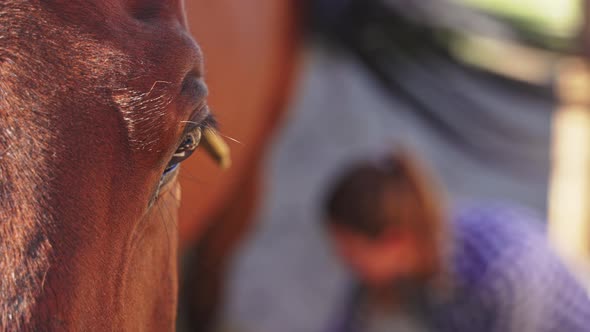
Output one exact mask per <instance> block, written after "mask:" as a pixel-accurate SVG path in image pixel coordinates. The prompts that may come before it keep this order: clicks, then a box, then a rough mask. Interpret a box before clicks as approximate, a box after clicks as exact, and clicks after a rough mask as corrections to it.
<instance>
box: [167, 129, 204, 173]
mask: <svg viewBox="0 0 590 332" xmlns="http://www.w3.org/2000/svg"><path fill="white" fill-rule="evenodd" d="M201 136H202V131H201V128H199V127H197V128H195V129H193V130H191V131H189V132H188V133H187V134H186V136H185V137H184V140H183V141H182V143H180V145H179V146H178V149H176V152H174V155H173V156H172V160H170V163H168V166H167V167H166V170H170V169H173V168H174V167H176V166H177V165H178V164H179V163H181V162H182V161H184V160H186V159H187V158H188V157H190V156H191V154H193V152H194V151H195V150H196V149H197V147H198V146H199V143H200V142H201Z"/></svg>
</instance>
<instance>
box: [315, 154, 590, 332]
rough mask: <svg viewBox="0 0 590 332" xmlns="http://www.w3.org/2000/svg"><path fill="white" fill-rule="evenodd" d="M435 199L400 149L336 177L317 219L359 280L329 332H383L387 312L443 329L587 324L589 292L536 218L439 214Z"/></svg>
mask: <svg viewBox="0 0 590 332" xmlns="http://www.w3.org/2000/svg"><path fill="white" fill-rule="evenodd" d="M443 201H444V200H443V197H442V195H440V194H439V193H437V191H436V190H435V186H434V184H433V181H432V180H431V179H429V177H428V176H427V173H426V172H425V171H424V170H421V169H420V168H419V167H418V164H417V163H415V162H413V161H412V160H411V159H410V158H408V157H407V156H401V157H400V156H397V157H390V158H387V159H384V160H379V161H367V162H362V163H359V164H357V165H356V166H354V167H352V168H351V169H350V170H349V171H348V172H347V173H345V174H344V175H342V176H341V177H340V178H339V179H338V181H337V182H336V184H335V186H334V189H333V190H332V192H331V193H330V194H329V195H328V197H327V201H326V217H325V226H326V228H327V230H328V232H329V234H330V237H331V238H332V240H333V242H334V245H335V248H336V251H337V253H338V254H339V256H340V257H341V258H342V259H343V260H344V262H345V263H346V264H347V265H348V266H349V267H350V269H351V270H352V271H353V273H354V274H355V275H356V276H357V279H358V285H355V286H354V287H353V289H354V290H353V292H352V296H351V300H350V301H348V304H347V305H346V306H345V309H344V312H342V314H341V315H340V316H339V317H337V318H336V319H335V324H334V326H333V327H332V329H331V330H330V332H336V331H338V332H343V331H350V332H352V331H381V330H387V331H391V330H392V327H391V326H384V324H383V323H382V322H383V321H387V320H386V319H385V320H384V319H383V317H385V318H387V316H388V314H387V313H389V316H391V315H392V313H394V312H404V313H405V314H409V316H411V317H414V318H415V321H416V322H419V323H420V324H423V325H424V326H423V327H421V328H428V329H432V330H433V331H441V332H444V331H453V332H463V331H465V332H468V331H469V332H473V331H478V332H488V331H489V332H494V331H498V332H500V331H502V332H551V331H554V332H558V331H568V332H582V331H590V299H589V296H588V293H587V291H586V290H585V289H584V287H582V286H581V284H580V283H579V282H578V281H577V280H576V279H575V278H574V277H573V276H572V275H571V274H570V272H569V271H568V270H567V268H566V267H565V266H564V265H563V264H562V262H561V261H560V259H559V258H558V257H557V255H556V254H555V253H554V252H553V251H552V249H551V248H550V246H549V244H548V243H547V241H546V239H545V235H544V234H543V231H542V230H541V227H540V225H542V222H540V221H537V220H536V219H535V218H534V217H533V216H531V215H529V214H527V213H526V212H525V211H521V210H518V209H516V208H514V207H510V206H507V205H502V204H490V203H486V204H474V203H469V204H464V205H461V206H458V207H455V208H452V209H449V211H446V210H445V208H444V204H443ZM380 321H381V322H380ZM418 328H419V327H412V331H416V330H417V329H418Z"/></svg>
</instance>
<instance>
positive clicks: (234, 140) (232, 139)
mask: <svg viewBox="0 0 590 332" xmlns="http://www.w3.org/2000/svg"><path fill="white" fill-rule="evenodd" d="M219 135H221V136H223V137H225V138H227V139H228V140H230V141H232V142H234V143H238V144H240V145H244V144H243V143H242V142H241V141H239V140H238V139H236V138H233V137H231V136H228V135H225V134H222V133H219Z"/></svg>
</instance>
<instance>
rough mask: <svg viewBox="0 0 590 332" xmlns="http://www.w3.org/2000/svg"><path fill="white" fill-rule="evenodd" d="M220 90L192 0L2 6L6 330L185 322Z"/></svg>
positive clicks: (2, 311) (58, 0) (2, 319)
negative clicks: (192, 185)
mask: <svg viewBox="0 0 590 332" xmlns="http://www.w3.org/2000/svg"><path fill="white" fill-rule="evenodd" d="M206 94H207V92H206V88H205V85H204V83H203V81H202V64H201V53H200V51H199V49H198V47H197V45H196V44H195V43H194V42H193V40H192V39H191V38H190V36H189V35H188V34H187V30H186V24H185V20H184V16H183V9H182V3H181V1H180V0H108V1H107V0H7V1H2V4H0V126H1V127H0V158H1V163H0V181H1V184H2V186H1V187H0V239H2V241H1V242H0V253H1V256H0V271H2V272H0V330H4V329H12V327H18V326H20V327H23V326H28V327H31V328H32V329H35V326H37V327H39V326H41V327H43V329H44V330H45V329H48V328H54V329H56V330H64V329H67V330H70V329H72V330H86V329H87V328H91V329H93V330H97V329H98V330H103V329H104V330H138V329H140V330H141V329H142V328H141V327H145V328H147V329H152V330H158V331H162V330H166V329H171V328H172V327H173V326H174V325H173V324H174V318H175V310H176V305H175V303H176V282H177V271H176V269H177V266H176V238H177V232H176V230H177V228H176V225H175V221H176V220H175V219H176V209H177V203H178V199H179V195H180V191H179V188H178V185H177V184H176V179H175V177H176V169H175V168H174V167H172V166H173V165H174V164H175V163H176V162H179V161H181V160H182V159H183V153H186V152H190V151H191V150H192V149H193V148H194V146H195V145H196V144H193V143H196V141H197V140H198V138H199V133H200V131H199V128H201V127H203V128H204V127H206V126H207V125H208V123H210V120H209V114H208V109H207V107H206V102H205V98H206ZM179 146H182V148H180V150H179ZM186 155H188V154H186Z"/></svg>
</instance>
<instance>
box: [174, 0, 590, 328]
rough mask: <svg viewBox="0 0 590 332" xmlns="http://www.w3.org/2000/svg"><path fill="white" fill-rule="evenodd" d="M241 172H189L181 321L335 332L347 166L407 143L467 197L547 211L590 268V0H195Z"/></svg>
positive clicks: (199, 164) (343, 283)
mask: <svg viewBox="0 0 590 332" xmlns="http://www.w3.org/2000/svg"><path fill="white" fill-rule="evenodd" d="M186 7H187V8H186V9H187V13H188V19H189V23H190V26H191V30H192V33H193V35H194V36H195V39H196V40H197V41H198V42H199V44H200V45H201V47H202V49H203V52H204V54H205V60H206V61H205V63H206V72H207V74H206V79H207V82H208V85H209V90H210V92H211V95H210V105H211V108H212V109H213V110H214V112H215V114H216V116H217V118H218V120H219V123H220V127H221V132H222V133H223V134H224V135H225V136H226V139H227V141H228V143H229V144H230V146H231V148H232V158H233V166H232V168H231V169H230V170H229V171H221V170H218V169H217V168H216V167H215V165H214V164H213V163H211V162H209V161H208V160H207V158H192V159H191V160H190V161H188V162H187V164H186V166H183V170H182V175H181V182H182V187H183V198H182V207H181V213H180V224H179V229H180V236H181V243H182V249H183V252H184V255H183V258H182V260H183V271H182V273H183V283H182V287H181V298H182V302H181V306H180V315H179V324H178V329H179V330H180V331H221V330H222V331H326V326H328V325H329V324H330V320H331V319H333V317H334V315H335V313H336V311H337V310H338V309H337V308H338V307H339V303H341V302H342V301H343V297H344V296H346V291H347V286H348V283H349V281H350V278H351V276H350V275H349V272H347V270H346V269H345V268H344V267H343V266H342V264H341V263H340V262H339V260H338V259H337V258H336V257H335V255H334V253H333V250H332V249H331V247H330V244H329V242H328V241H327V239H326V235H325V233H324V231H323V229H322V227H321V225H320V219H321V209H322V206H321V203H322V202H321V198H322V197H323V195H324V194H325V192H326V191H327V190H328V189H329V188H328V185H329V183H330V181H331V177H332V176H333V175H334V174H337V173H338V172H339V171H340V170H341V168H342V167H343V165H345V164H346V163H349V162H351V161H354V160H359V159H362V158H365V157H366V156H367V154H370V153H373V152H374V151H378V150H383V149H387V148H388V147H391V148H395V147H400V146H403V147H404V148H405V149H408V150H411V151H412V152H413V153H415V154H417V155H419V156H420V159H422V160H423V161H424V162H425V163H426V164H427V165H428V167H429V168H430V169H432V170H433V171H434V173H435V175H436V177H437V179H438V180H439V182H440V183H441V184H442V187H443V188H444V190H445V192H446V193H447V194H448V198H447V199H448V200H449V201H451V202H454V201H462V200H478V201H486V202H491V201H502V202H509V203H511V204H515V205H519V206H523V207H525V208H527V209H530V210H531V211H533V212H534V213H535V214H537V215H538V216H539V218H540V220H548V221H547V222H546V224H544V225H543V227H547V229H548V237H549V238H550V239H551V241H552V243H553V244H554V245H555V246H556V248H557V249H558V250H559V252H560V253H561V254H562V255H563V257H564V259H565V260H566V261H567V262H568V264H570V265H569V266H570V268H571V269H572V271H574V272H575V273H576V274H578V275H580V276H582V278H584V277H585V276H586V275H587V274H586V270H585V269H586V263H590V241H589V236H590V222H589V220H590V219H589V211H588V206H589V205H588V196H589V195H590V190H589V188H590V186H589V184H590V177H589V173H590V167H589V166H590V165H589V164H588V163H589V160H590V159H589V157H588V151H590V150H589V147H588V144H589V143H590V118H589V114H590V113H589V112H590V108H589V105H590V83H588V69H587V64H586V59H587V58H586V55H587V54H588V52H587V50H588V43H587V41H590V34H588V33H587V32H586V30H587V29H584V28H585V26H586V23H585V22H586V19H585V15H584V13H585V12H586V9H585V8H586V7H585V4H584V3H583V0H559V1H556V0H543V1H540V0H527V1H524V0H523V1H511V0H455V1H452V0H420V1H415V0H414V1H413V0H307V1H302V0H297V1H295V0H293V1H290V0H282V1H276V0H257V1H253V0H216V1H201V0H191V1H187V4H186Z"/></svg>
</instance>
